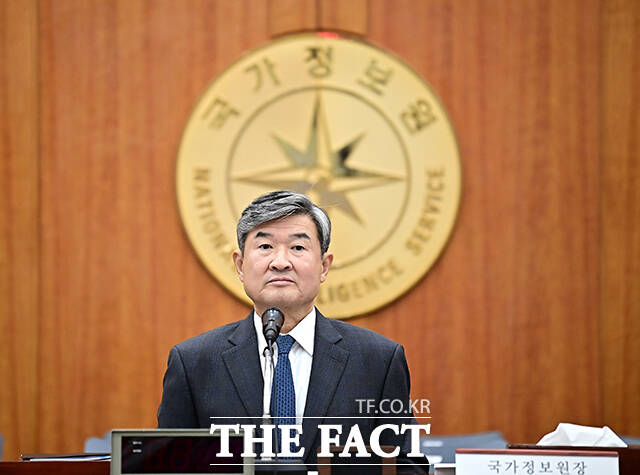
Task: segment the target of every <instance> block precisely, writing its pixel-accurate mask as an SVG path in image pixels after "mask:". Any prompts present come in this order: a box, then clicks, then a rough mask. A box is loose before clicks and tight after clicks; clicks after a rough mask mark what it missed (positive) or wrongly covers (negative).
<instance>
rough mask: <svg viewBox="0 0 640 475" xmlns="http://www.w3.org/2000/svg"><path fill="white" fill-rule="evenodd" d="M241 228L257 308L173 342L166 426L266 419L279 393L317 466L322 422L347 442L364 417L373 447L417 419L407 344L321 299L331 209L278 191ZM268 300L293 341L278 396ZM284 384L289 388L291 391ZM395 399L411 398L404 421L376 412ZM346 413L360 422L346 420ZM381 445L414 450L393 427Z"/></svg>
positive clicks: (242, 256) (279, 373) (242, 263)
mask: <svg viewBox="0 0 640 475" xmlns="http://www.w3.org/2000/svg"><path fill="white" fill-rule="evenodd" d="M237 234H238V245H239V249H238V250H236V251H234V253H233V260H234V262H235V265H236V269H237V271H238V276H239V278H240V280H241V281H242V282H243V284H244V288H245V291H246V293H247V295H248V296H249V297H250V298H251V300H252V301H253V303H254V311H253V312H251V314H250V315H249V316H248V317H247V318H245V319H243V320H240V321H238V322H234V323H231V324H228V325H225V326H223V327H220V328H217V329H215V330H211V331H209V332H207V333H204V334H202V335H199V336H197V337H195V338H191V339H189V340H187V341H185V342H182V343H180V344H178V345H176V346H175V347H173V348H172V349H171V352H170V354H169V363H168V367H167V371H166V373H165V377H164V387H163V395H162V402H161V404H160V407H159V409H158V427H167V428H169V427H170V428H177V427H190V428H192V427H207V428H208V427H210V425H211V424H212V423H213V422H215V423H217V424H232V423H244V424H261V423H262V415H263V413H264V412H266V411H268V410H269V409H270V407H269V406H270V404H269V401H273V400H275V399H277V400H278V401H280V402H278V404H279V405H280V406H276V407H278V409H276V411H277V412H278V414H277V415H276V416H277V417H289V418H291V419H289V420H293V418H295V420H296V421H297V423H299V424H300V423H301V424H302V429H303V430H302V435H301V438H300V446H301V447H303V448H304V462H305V463H307V464H309V465H315V463H316V453H317V449H318V447H319V445H320V436H319V431H318V424H336V423H339V424H342V425H343V427H344V430H343V431H342V434H341V436H340V441H341V443H344V442H345V440H346V438H347V435H348V434H349V429H350V427H351V426H352V424H357V425H358V426H359V429H360V433H361V434H362V436H363V438H364V441H365V443H367V444H368V442H369V437H370V435H371V432H372V431H373V429H374V428H375V427H376V426H378V425H380V424H382V423H396V424H402V423H410V419H407V416H409V417H410V416H411V411H410V410H409V386H410V382H409V370H408V367H407V362H406V359H405V356H404V350H403V348H402V346H400V345H398V344H397V343H395V342H393V341H391V340H389V339H387V338H385V337H383V336H381V335H379V334H377V333H374V332H372V331H370V330H366V329H362V328H359V327H356V326H354V325H350V324H348V323H345V322H341V321H337V320H331V319H328V318H325V317H324V316H323V315H322V314H321V313H320V312H319V311H317V309H316V308H315V307H314V305H313V302H314V300H315V298H316V296H317V294H318V291H319V287H320V284H321V283H322V282H324V281H325V279H326V278H327V274H328V272H329V268H330V267H331V263H332V262H333V255H332V254H331V253H329V252H328V248H329V242H330V235H331V224H330V221H329V218H328V217H327V215H326V214H325V213H324V212H323V211H322V210H321V209H320V208H319V207H317V206H316V205H314V204H313V203H312V202H311V201H310V200H309V199H308V198H307V197H306V196H304V195H301V194H299V193H295V192H291V191H278V192H273V193H269V194H267V195H264V196H261V197H259V198H257V199H256V200H254V201H253V202H252V203H251V204H250V205H249V206H248V207H247V208H246V209H245V210H244V212H243V213H242V216H241V218H240V220H239V222H238V228H237ZM269 307H277V308H279V309H280V310H281V311H282V312H283V313H284V316H285V320H284V325H283V327H282V332H281V334H282V335H283V336H281V337H279V338H278V341H277V342H276V345H277V347H278V348H285V346H286V347H287V349H286V350H280V351H279V353H281V354H279V357H278V363H277V365H276V370H275V377H276V379H277V380H278V384H279V387H278V388H277V391H278V393H277V394H276V395H275V396H274V399H272V398H271V388H269V387H266V388H265V387H264V383H263V376H264V373H265V370H266V369H265V368H266V358H265V356H264V348H265V347H266V340H265V338H264V336H263V334H262V330H261V328H262V323H261V318H260V316H261V315H262V314H263V312H264V311H265V310H266V309H268V308H269ZM285 339H288V340H285ZM285 351H286V352H288V353H285ZM287 356H288V358H287ZM278 366H279V367H280V368H278ZM287 385H288V386H287ZM280 387H290V388H291V391H290V394H289V396H287V395H286V390H282V391H283V392H284V393H285V395H284V396H283V395H282V394H281V393H280V391H281V389H280ZM287 397H289V399H288V400H287V399H286V398H287ZM392 400H399V401H402V403H403V404H404V409H405V410H406V411H407V412H405V413H404V414H401V416H405V417H404V419H402V418H399V419H395V420H391V421H389V420H385V419H379V418H378V417H377V416H376V414H375V412H377V409H378V408H379V407H380V403H381V401H387V402H388V401H392ZM265 401H266V402H265ZM365 401H370V402H368V403H367V402H365ZM280 408H286V409H282V411H285V410H287V411H289V413H288V414H283V412H281V410H280ZM368 411H371V412H374V411H375V412H374V413H373V414H371V413H368ZM236 417H237V418H239V419H234V418H236ZM333 417H337V418H339V419H332V418H333ZM345 417H353V418H354V419H341V418H345ZM212 418H213V419H212ZM247 418H250V419H247ZM381 443H382V444H383V445H394V446H402V447H403V451H405V452H408V447H409V437H408V435H395V434H393V432H391V431H389V430H385V431H383V432H382V437H381Z"/></svg>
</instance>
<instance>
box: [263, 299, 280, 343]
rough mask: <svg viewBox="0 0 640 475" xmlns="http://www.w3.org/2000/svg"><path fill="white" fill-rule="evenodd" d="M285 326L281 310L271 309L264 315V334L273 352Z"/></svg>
mask: <svg viewBox="0 0 640 475" xmlns="http://www.w3.org/2000/svg"><path fill="white" fill-rule="evenodd" d="M283 324H284V314H283V313H282V311H281V310H280V309H279V308H276V307H271V308H268V309H267V310H265V312H264V313H263V314H262V333H263V334H264V338H265V340H267V345H269V349H270V350H271V349H272V347H273V344H274V343H275V341H276V339H277V338H278V335H280V330H281V329H282V325H283Z"/></svg>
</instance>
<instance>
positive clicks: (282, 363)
mask: <svg viewBox="0 0 640 475" xmlns="http://www.w3.org/2000/svg"><path fill="white" fill-rule="evenodd" d="M276 343H277V344H278V363H277V364H276V370H275V378H274V385H275V391H276V396H275V408H274V409H275V410H276V414H275V423H276V425H278V426H280V425H283V424H295V423H296V391H295V388H294V386H293V375H292V374H291V363H289V351H290V350H291V347H292V346H293V344H294V343H295V340H294V339H293V337H291V336H289V335H280V336H279V337H278V339H277V340H276ZM271 400H272V401H273V400H274V399H273V398H272V399H271ZM277 437H278V440H279V441H280V443H279V444H278V446H279V447H282V432H281V431H280V429H278V436H277ZM295 448H296V447H295V444H293V443H292V444H291V451H294V450H295Z"/></svg>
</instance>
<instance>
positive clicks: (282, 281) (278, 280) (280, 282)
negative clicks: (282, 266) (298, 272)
mask: <svg viewBox="0 0 640 475" xmlns="http://www.w3.org/2000/svg"><path fill="white" fill-rule="evenodd" d="M267 284H276V285H285V284H293V279H289V278H287V277H275V278H273V279H269V281H268V282H267Z"/></svg>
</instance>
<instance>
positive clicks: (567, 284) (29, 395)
mask: <svg viewBox="0 0 640 475" xmlns="http://www.w3.org/2000/svg"><path fill="white" fill-rule="evenodd" d="M0 15H2V16H1V17H0V25H2V33H1V35H2V36H1V38H2V44H1V45H0V57H1V58H2V68H3V69H2V72H3V74H2V77H1V80H0V101H2V112H1V113H0V117H1V120H2V124H1V125H2V134H3V135H2V137H3V138H2V147H1V149H0V150H1V151H2V155H1V160H2V162H1V163H2V175H1V176H0V187H1V188H0V213H2V214H1V215H0V226H2V228H1V229H2V234H1V235H0V331H1V332H2V333H0V342H1V343H2V345H1V347H0V358H1V359H0V380H1V381H2V382H3V383H4V384H2V385H0V397H1V398H2V399H1V401H0V424H1V425H0V433H2V434H3V435H4V436H5V459H15V458H17V456H18V455H19V453H20V452H43V451H44V452H61V451H62V452H64V451H77V450H80V449H82V446H83V442H84V439H86V438H87V437H89V436H99V435H102V434H103V433H104V432H106V431H107V430H109V429H111V428H123V427H153V426H154V425H155V412H156V409H157V406H158V403H159V401H160V396H161V385H162V375H163V373H164V370H165V368H166V359H167V355H168V352H169V349H170V348H171V346H172V345H174V344H176V343H178V342H179V341H182V340H184V339H186V338H188V337H190V336H193V335H196V334H198V333H200V332H203V331H206V330H208V329H210V328H213V327H216V326H219V325H222V324H224V323H228V322H231V321H233V320H237V319H238V318H241V317H243V316H244V315H246V313H247V312H248V308H247V307H246V306H245V305H243V304H242V303H240V302H239V301H238V300H237V299H235V298H234V297H232V296H231V295H230V294H229V293H228V292H227V291H226V290H224V289H223V288H222V287H221V286H220V285H219V284H218V283H217V282H216V281H215V280H214V279H213V278H212V277H211V276H210V275H209V274H208V272H207V271H206V270H205V269H204V267H203V266H202V265H200V263H199V262H198V259H197V257H196V255H195V253H194V252H193V251H192V249H191V247H190V244H189V242H188V240H187V237H186V235H185V233H184V231H183V229H182V225H181V223H180V218H179V215H178V210H177V203H176V198H175V185H174V173H175V160H176V152H177V148H178V144H179V141H180V137H181V133H182V130H183V128H184V125H185V123H186V120H187V117H188V116H189V113H190V111H191V108H192V107H193V105H194V104H195V101H196V100H197V98H198V97H199V95H200V94H201V93H202V92H203V90H204V88H205V87H206V85H207V84H208V83H209V82H210V81H211V79H212V78H213V77H214V76H215V75H216V74H218V73H219V72H221V71H222V70H223V69H224V68H225V67H227V66H228V65H229V64H231V63H232V62H233V61H234V60H235V59H236V58H238V56H239V55H241V54H242V53H243V52H245V51H246V50H248V49H250V48H252V47H256V46H258V45H261V44H263V43H264V42H266V41H268V39H269V38H271V37H273V36H276V35H279V34H283V33H286V32H289V31H299V30H304V29H313V28H320V27H322V28H336V29H345V30H351V31H355V32H356V33H365V34H366V37H367V38H368V39H369V40H370V41H372V42H373V43H375V44H377V45H379V46H381V47H384V48H386V49H388V50H390V51H392V52H394V53H396V54H398V55H399V56H401V57H402V58H403V59H404V60H405V61H407V62H408V63H409V64H410V65H411V66H412V67H413V68H414V69H415V70H416V71H417V72H418V73H419V74H421V75H422V76H423V77H424V78H426V79H427V81H428V82H429V83H430V85H431V86H432V87H433V89H434V90H435V91H436V93H437V94H438V95H439V96H440V98H441V99H442V101H443V103H444V105H445V107H446V108H447V110H448V111H449V114H450V117H451V120H452V122H453V124H454V126H455V128H456V132H457V136H458V140H459V145H460V150H461V155H462V161H463V163H462V165H463V191H462V201H461V207H460V210H459V215H458V221H457V225H456V228H455V230H454V232H453V235H452V237H451V240H450V242H449V244H448V246H447V248H446V249H445V251H444V253H443V255H442V256H441V258H440V259H439V261H438V262H437V263H436V265H435V266H434V267H433V268H432V270H431V271H430V272H429V273H428V274H427V275H426V276H425V278H423V279H422V280H421V281H420V282H419V283H418V285H416V287H415V288H413V289H412V290H411V291H410V292H409V293H408V294H406V295H405V296H403V297H402V298H401V299H399V300H397V301H396V302H394V303H392V304H390V305H388V306H386V307H385V308H383V309H380V310H379V311H377V312H375V313H372V314H370V315H367V316H364V317H359V318H356V319H352V320H350V321H351V322H352V323H354V324H357V325H361V326H364V327H367V328H371V329H373V330H376V331H379V332H381V333H383V334H385V335H386V336H388V337H390V338H393V339H395V340H396V341H398V342H400V343H401V344H403V345H404V347H405V350H406V353H407V358H408V361H409V366H410V370H411V375H412V396H413V397H414V398H428V399H430V400H431V410H432V416H433V420H432V432H433V433H440V434H444V433H449V434H451V433H466V432H475V431H484V430H493V429H496V430H500V431H502V433H503V434H504V435H505V437H506V438H507V440H509V442H514V443H517V442H523V443H527V442H528V443H531V442H536V441H537V440H538V439H539V438H540V437H541V436H542V435H543V434H544V433H546V432H549V431H551V430H553V429H554V428H555V425H556V424H557V423H558V422H561V421H567V422H574V423H580V424H588V425H604V424H607V425H609V426H610V427H612V428H613V429H614V430H615V431H618V432H620V433H628V434H629V433H630V434H633V433H635V434H636V435H640V412H639V408H640V403H639V401H638V397H639V396H638V395H639V394H640V376H639V374H640V372H639V371H638V369H637V367H638V364H639V363H640V349H639V344H638V341H640V333H639V332H640V289H639V287H638V282H640V268H639V266H640V255H639V254H640V229H639V226H640V224H639V223H640V216H639V213H640V211H639V210H640V205H639V204H638V203H639V202H640V199H639V198H640V196H639V195H640V171H639V165H638V155H639V152H640V151H639V149H638V148H639V145H638V137H640V133H639V132H640V130H639V126H638V123H639V121H638V114H637V110H638V108H639V107H640V104H639V103H638V92H637V89H638V87H637V84H639V83H640V82H639V79H640V78H639V72H638V70H639V65H640V62H639V58H638V53H637V51H638V49H639V48H638V47H637V46H638V38H639V35H640V11H639V8H638V5H637V2H634V1H633V0H615V1H614V0H610V1H609V0H586V1H578V0H570V1H563V2H553V1H545V0H522V1H518V2H505V1H500V0H490V1H480V0H470V1H444V0H428V1H427V0H425V1H410V0H395V1H390V0H368V1H364V0H355V1H349V0H345V1H336V0H316V1H306V0H305V1H300V2H298V1H296V2H293V1H290V0H270V1H262V0H243V1H230V0H218V1H215V0H188V1H184V2H171V1H153V2H142V1H134V2H131V1H125V0H119V1H112V2H99V1H89V2H87V1H84V0H67V1H64V2H58V1H53V0H40V1H37V2H36V1H35V0H34V1H33V2H16V1H10V2H3V3H2V6H0Z"/></svg>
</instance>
